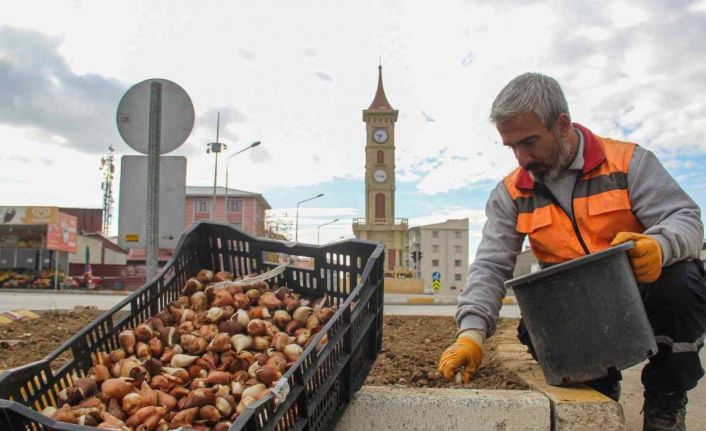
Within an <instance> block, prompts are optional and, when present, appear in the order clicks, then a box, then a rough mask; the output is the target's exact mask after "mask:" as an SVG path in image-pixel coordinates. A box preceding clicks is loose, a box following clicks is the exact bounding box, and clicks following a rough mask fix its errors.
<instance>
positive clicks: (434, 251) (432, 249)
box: [431, 245, 439, 253]
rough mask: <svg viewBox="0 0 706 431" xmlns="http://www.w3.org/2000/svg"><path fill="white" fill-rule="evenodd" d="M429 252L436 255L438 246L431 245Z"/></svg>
mask: <svg viewBox="0 0 706 431" xmlns="http://www.w3.org/2000/svg"><path fill="white" fill-rule="evenodd" d="M431 252H432V253H438V252H439V246H438V245H432V246H431Z"/></svg>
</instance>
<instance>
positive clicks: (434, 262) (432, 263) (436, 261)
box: [431, 259, 439, 266]
mask: <svg viewBox="0 0 706 431" xmlns="http://www.w3.org/2000/svg"><path fill="white" fill-rule="evenodd" d="M431 266H439V259H432V260H431Z"/></svg>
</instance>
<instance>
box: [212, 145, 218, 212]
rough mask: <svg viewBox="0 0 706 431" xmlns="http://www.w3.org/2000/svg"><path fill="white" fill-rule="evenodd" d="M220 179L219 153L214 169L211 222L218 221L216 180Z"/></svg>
mask: <svg viewBox="0 0 706 431" xmlns="http://www.w3.org/2000/svg"><path fill="white" fill-rule="evenodd" d="M217 178H218V153H216V167H215V168H214V169H213V205H211V206H212V207H213V208H212V209H211V220H214V221H215V220H216V179H217Z"/></svg>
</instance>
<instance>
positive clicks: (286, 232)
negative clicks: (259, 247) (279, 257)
mask: <svg viewBox="0 0 706 431" xmlns="http://www.w3.org/2000/svg"><path fill="white" fill-rule="evenodd" d="M292 229H293V223H292V220H291V217H289V215H288V214H287V213H286V212H283V213H280V214H276V213H275V214H273V213H272V211H267V214H265V238H272V239H280V240H291V239H292Z"/></svg>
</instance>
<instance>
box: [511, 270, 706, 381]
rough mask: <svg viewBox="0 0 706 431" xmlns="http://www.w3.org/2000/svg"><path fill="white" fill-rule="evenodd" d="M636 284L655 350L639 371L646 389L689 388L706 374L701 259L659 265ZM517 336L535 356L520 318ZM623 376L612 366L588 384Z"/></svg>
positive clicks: (705, 301) (704, 285)
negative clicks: (648, 279) (655, 273)
mask: <svg viewBox="0 0 706 431" xmlns="http://www.w3.org/2000/svg"><path fill="white" fill-rule="evenodd" d="M638 287H639V289H640V294H641V296H642V302H643V303H644V304H645V311H646V312H647V318H648V319H649V321H650V324H651V325H652V330H653V331H654V334H655V338H656V339H657V347H658V349H659V350H658V352H657V354H656V355H654V356H652V357H651V358H650V359H649V363H648V364H647V365H645V368H644V369H643V370H642V384H643V385H644V386H645V390H647V391H668V392H675V391H676V392H685V391H688V390H690V389H693V388H694V387H696V384H697V383H698V381H699V379H700V378H701V377H703V375H704V370H703V368H701V361H700V360H699V350H701V347H703V344H704V331H706V283H704V268H703V263H702V262H701V261H699V260H694V261H691V262H686V261H682V262H676V263H674V264H672V265H670V266H667V267H664V268H662V274H661V275H660V277H659V279H657V281H655V282H654V283H640V284H638ZM517 338H519V340H520V342H522V344H525V345H526V346H527V348H528V349H529V352H530V353H531V354H532V357H533V358H534V359H535V360H537V355H536V353H535V351H534V347H533V346H532V341H531V340H530V337H529V333H528V332H527V328H526V327H525V324H524V321H522V320H520V325H519V326H518V327H517ZM621 379H622V375H621V374H620V371H618V370H610V372H609V373H608V375H607V376H605V377H603V378H601V379H598V380H596V381H591V382H586V383H587V384H589V385H590V386H593V387H607V386H610V385H611V384H613V383H615V382H617V381H619V380H621Z"/></svg>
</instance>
